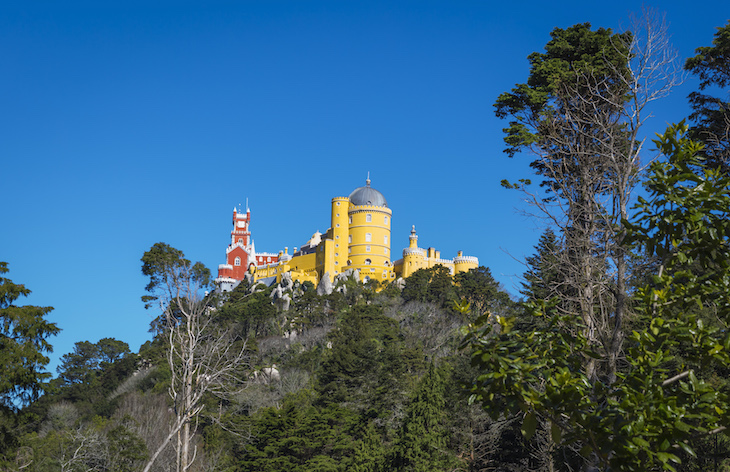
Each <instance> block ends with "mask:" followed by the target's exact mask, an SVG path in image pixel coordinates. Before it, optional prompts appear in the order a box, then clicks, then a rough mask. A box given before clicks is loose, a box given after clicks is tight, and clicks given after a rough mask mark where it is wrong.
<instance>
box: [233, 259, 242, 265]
mask: <svg viewBox="0 0 730 472" xmlns="http://www.w3.org/2000/svg"><path fill="white" fill-rule="evenodd" d="M233 265H236V266H240V265H241V258H240V257H237V258H236V260H235V261H234V262H233Z"/></svg>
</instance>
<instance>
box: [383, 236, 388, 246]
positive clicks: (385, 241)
mask: <svg viewBox="0 0 730 472" xmlns="http://www.w3.org/2000/svg"><path fill="white" fill-rule="evenodd" d="M383 244H388V235H385V236H383Z"/></svg>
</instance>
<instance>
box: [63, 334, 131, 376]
mask: <svg viewBox="0 0 730 472" xmlns="http://www.w3.org/2000/svg"><path fill="white" fill-rule="evenodd" d="M129 352H130V351H129V345H128V344H127V343H125V342H124V341H118V340H116V339H114V338H103V339H100V340H99V342H98V343H91V342H89V341H79V342H77V343H76V344H75V345H74V350H73V352H70V353H68V354H64V355H63V357H61V365H59V366H58V367H57V371H58V374H59V377H60V378H61V379H63V381H64V382H66V383H67V384H76V383H82V382H86V383H88V382H89V381H90V377H91V376H92V375H95V374H97V373H99V371H100V369H102V368H103V367H105V366H107V365H109V364H111V363H112V362H114V361H115V360H118V359H121V358H123V357H124V356H125V355H127V354H129Z"/></svg>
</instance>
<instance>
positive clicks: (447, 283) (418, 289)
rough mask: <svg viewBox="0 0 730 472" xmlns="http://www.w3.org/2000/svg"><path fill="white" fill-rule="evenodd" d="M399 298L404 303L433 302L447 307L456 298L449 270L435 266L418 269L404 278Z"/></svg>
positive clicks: (438, 265)
mask: <svg viewBox="0 0 730 472" xmlns="http://www.w3.org/2000/svg"><path fill="white" fill-rule="evenodd" d="M405 282H406V285H405V287H404V288H403V292H402V293H401V296H402V297H403V300H404V301H406V302H409V301H419V302H433V303H437V304H438V305H439V306H442V307H445V306H449V305H450V304H451V303H452V302H453V300H454V299H455V296H456V291H455V289H454V286H453V284H454V282H453V279H452V278H451V274H450V273H449V269H447V268H446V267H444V266H442V265H441V264H437V265H435V266H433V267H431V268H430V269H418V270H417V271H415V272H414V273H413V274H411V276H410V277H408V278H406V281H405Z"/></svg>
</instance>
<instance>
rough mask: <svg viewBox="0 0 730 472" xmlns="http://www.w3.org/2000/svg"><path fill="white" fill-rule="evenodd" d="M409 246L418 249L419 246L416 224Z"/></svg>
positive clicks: (412, 229)
mask: <svg viewBox="0 0 730 472" xmlns="http://www.w3.org/2000/svg"><path fill="white" fill-rule="evenodd" d="M408 242H409V244H408V247H409V248H411V249H416V248H417V247H418V235H417V234H416V225H413V226H412V227H411V236H410V237H409V238H408Z"/></svg>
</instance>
